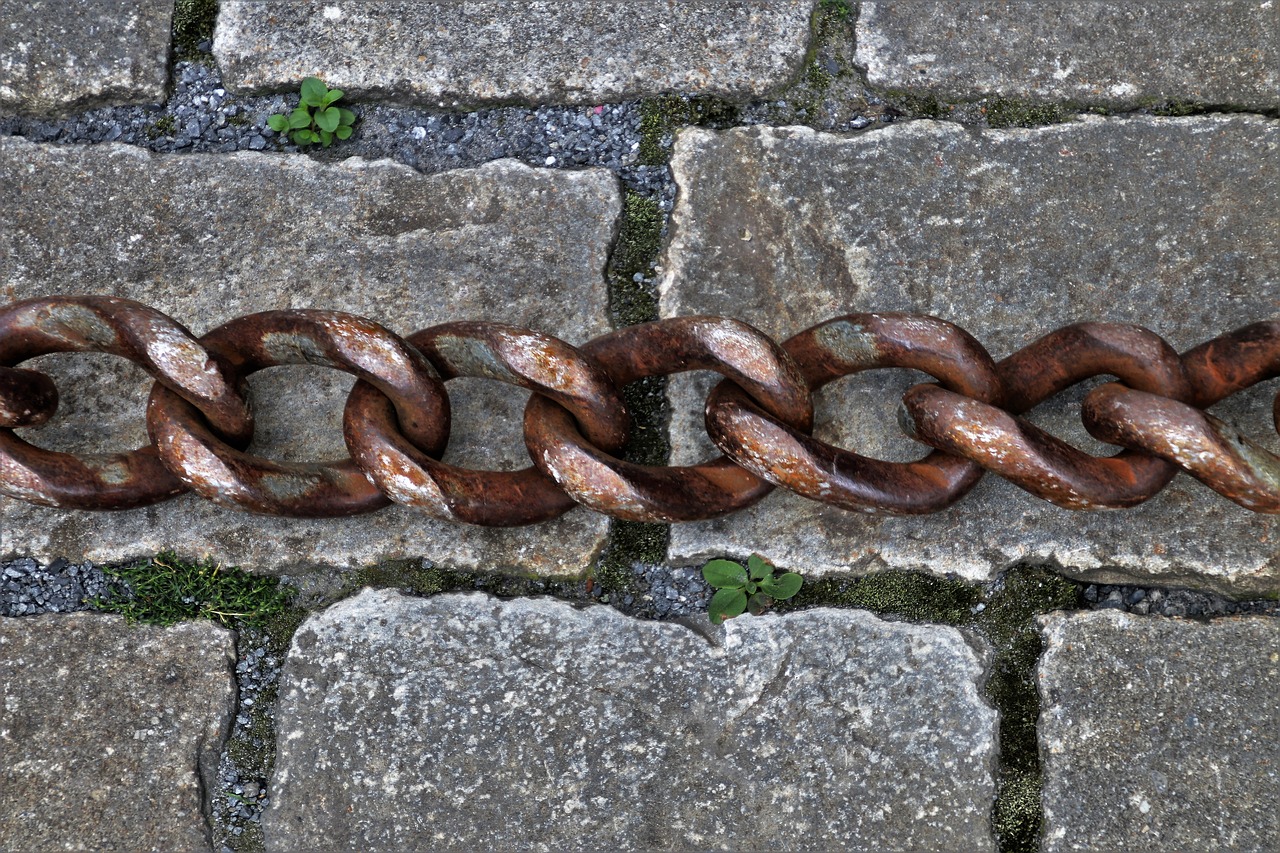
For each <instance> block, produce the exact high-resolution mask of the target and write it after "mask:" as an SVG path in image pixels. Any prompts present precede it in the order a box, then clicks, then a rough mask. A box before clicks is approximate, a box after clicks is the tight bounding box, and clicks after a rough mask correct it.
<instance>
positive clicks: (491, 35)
mask: <svg viewBox="0 0 1280 853" xmlns="http://www.w3.org/2000/svg"><path fill="white" fill-rule="evenodd" d="M813 5H814V4H813V0H751V2H743V0H728V2H704V0H698V2H680V3H672V2H668V0H631V2H627V3H614V2H602V0H536V2H530V3H523V4H520V5H519V6H515V7H513V6H512V5H511V4H510V3H507V2H504V0H473V1H472V2H466V3H417V2H387V0H324V2H321V0H307V2H293V0H289V2H262V0H223V3H222V4H221V11H220V13H219V18H218V28H217V32H216V34H215V37H214V43H213V51H214V55H215V56H216V57H217V60H218V65H219V67H221V69H222V72H223V75H224V78H225V80H226V81H227V83H228V84H229V85H231V86H232V87H235V88H239V89H255V90H260V89H264V88H266V89H280V88H293V87H295V86H296V85H297V83H298V81H299V80H301V79H302V78H304V77H307V76H311V75H315V76H319V77H321V78H322V79H324V80H325V82H327V83H328V84H329V85H330V86H337V87H340V88H341V89H342V90H343V91H345V92H347V93H349V94H351V95H355V96H356V97H378V98H389V99H392V100H397V101H402V102H413V103H425V104H429V105H431V106H446V105H456V104H463V105H467V104H480V103H494V102H498V103H505V102H511V101H521V102H527V103H579V104H581V103H602V102H605V101H618V100H625V99H627V98H634V97H640V96H643V95H656V94H659V93H662V92H671V91H674V92H682V93H688V94H718V95H725V96H730V97H746V96H759V95H762V94H764V93H766V92H768V91H770V90H771V89H775V88H777V87H779V86H781V85H784V84H785V83H786V82H788V80H789V79H790V78H791V77H793V76H794V75H795V74H797V73H799V70H800V65H801V64H802V62H803V60H804V55H805V50H806V48H807V47H808V42H809V15H810V12H811V10H812V8H813Z"/></svg>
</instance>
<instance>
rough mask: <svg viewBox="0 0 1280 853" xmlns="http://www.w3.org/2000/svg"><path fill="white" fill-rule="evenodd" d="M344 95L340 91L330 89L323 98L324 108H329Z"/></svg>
mask: <svg viewBox="0 0 1280 853" xmlns="http://www.w3.org/2000/svg"><path fill="white" fill-rule="evenodd" d="M344 94H345V93H344V92H343V91H342V90H341V89H330V90H329V91H328V92H327V93H326V94H325V96H324V106H326V107H327V106H329V105H330V104H332V103H333V102H334V101H336V100H338V98H341V97H342V96H343V95H344Z"/></svg>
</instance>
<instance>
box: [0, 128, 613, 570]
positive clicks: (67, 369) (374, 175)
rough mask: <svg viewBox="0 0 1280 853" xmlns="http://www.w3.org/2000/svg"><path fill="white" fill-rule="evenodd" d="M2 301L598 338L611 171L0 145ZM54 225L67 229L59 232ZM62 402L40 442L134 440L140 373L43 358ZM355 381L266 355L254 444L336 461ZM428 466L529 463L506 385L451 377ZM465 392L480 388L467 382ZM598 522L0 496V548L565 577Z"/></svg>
mask: <svg viewBox="0 0 1280 853" xmlns="http://www.w3.org/2000/svg"><path fill="white" fill-rule="evenodd" d="M0 184H2V185H3V186H5V187H6V188H10V189H9V191H8V192H6V193H4V194H0V221H4V222H5V223H6V229H7V234H8V237H7V239H6V241H5V244H4V247H3V249H0V298H3V299H5V300H16V299H23V298H28V297H34V296H43V295H50V294H77V293H86V292H88V293H101V294H109V295H114V296H123V297H128V298H131V299H137V300H139V301H141V302H145V303H147V304H149V305H152V306H154V307H155V308H157V309H159V310H161V311H164V312H165V313H168V314H170V315H171V316H173V317H174V318H175V319H177V320H179V321H180V322H183V323H185V324H186V325H188V326H189V327H190V328H191V329H192V330H193V331H195V332H196V333H197V334H201V333H203V332H206V331H208V330H209V329H211V328H213V327H214V326H216V325H218V324H219V323H222V322H225V321H226V320H228V319H230V318H232V317H235V316H239V315H243V314H249V313H253V312H255V311H263V310H269V309H279V308H304V307H305V308H322V309H338V310H343V311H350V312H352V313H355V314H359V315H362V316H366V317H370V318H372V319H374V320H377V321H378V322H380V323H383V324H385V325H386V326H387V327H388V328H390V329H392V330H393V331H395V332H398V333H400V334H406V335H407V334H409V333H410V332H413V331H415V330H418V329H422V328H425V327H427V326H431V325H433V324H436V323H441V322H445V321H447V320H463V319H488V320H496V321H502V322H509V323H515V324H517V325H525V326H529V327H531V328H534V329H538V330H540V331H544V332H548V333H550V334H553V335H557V336H560V337H563V338H565V339H566V340H569V341H570V342H573V343H580V342H582V341H584V340H586V339H588V338H590V337H593V336H595V335H597V334H600V333H601V332H604V331H606V330H607V319H606V313H605V312H606V304H607V300H606V296H605V280H604V273H603V271H604V266H605V262H606V259H607V257H608V252H609V246H610V242H611V240H612V239H613V234H614V229H615V227H616V226H615V221H616V219H617V216H618V213H619V209H620V200H619V193H618V187H617V182H616V181H615V179H614V178H613V177H612V176H611V175H609V174H608V173H607V172H604V171H600V170H585V171H579V172H565V171H540V170H535V169H531V168H528V167H526V166H523V165H520V164H518V163H515V162H511V161H500V162H496V163H492V164H489V165H486V166H484V167H482V168H479V169H475V170H468V171H458V172H452V173H446V174H440V175H432V176H425V175H421V174H418V173H416V172H414V171H412V170H410V169H408V168H406V167H403V166H398V165H395V164H392V163H388V162H377V163H370V162H365V161H360V160H347V161H345V162H343V163H341V164H339V165H335V166H327V165H321V164H318V163H316V162H315V161H313V160H311V159H310V158H307V157H293V156H269V155H260V154H248V153H245V154H232V155H228V156H202V155H190V156H168V157H166V156H157V155H151V154H148V153H146V152H143V151H140V150H138V149H136V148H128V147H124V146H113V145H100V146H94V147H93V148H70V147H68V148H53V147H42V146H37V145H32V144H29V143H26V142H24V141H22V140H19V139H7V140H0ZM69 238H70V239H69ZM30 363H31V364H41V363H43V364H46V365H48V370H49V371H50V373H51V374H53V375H54V376H55V377H56V378H57V380H58V383H59V386H60V388H61V389H62V392H63V401H64V404H65V405H64V409H65V411H62V412H60V414H59V416H58V417H59V419H60V420H59V422H58V423H57V424H50V426H49V427H48V428H44V429H40V430H29V431H23V433H22V434H23V435H24V436H25V437H27V438H28V439H29V440H30V441H32V442H34V443H38V444H41V445H43V446H49V447H52V448H53V449H58V450H68V449H72V450H80V451H102V450H108V449H110V450H124V449H127V448H129V447H131V446H140V445H142V444H145V443H146V441H147V438H146V432H145V426H144V419H143V411H144V404H145V400H146V389H147V385H148V383H147V382H146V381H145V376H144V374H142V373H141V371H139V370H137V369H136V368H133V367H132V366H130V365H126V364H124V363H123V362H120V361H119V360H118V359H114V358H112V357H110V356H99V357H96V358H94V357H87V356H45V357H44V358H43V359H42V360H36V361H32V362H30ZM350 385H351V378H350V377H349V376H347V375H345V374H341V373H338V372H337V371H316V370H314V369H311V368H305V367H289V368H275V369H272V370H270V371H265V372H263V373H261V374H258V375H257V376H256V377H255V378H254V380H253V390H254V399H255V401H256V403H257V407H258V412H259V415H260V423H259V428H258V431H257V434H256V439H255V444H254V446H253V448H252V449H257V450H259V451H261V452H263V453H264V454H265V455H267V456H269V457H273V458H286V459H295V460H296V459H326V458H329V459H332V458H341V457H343V456H345V455H346V449H345V447H344V446H343V443H342V430H341V408H342V403H343V402H344V400H345V395H346V390H347V389H348V388H349V387H350ZM448 387H449V391H450V398H451V399H452V400H453V402H454V404H455V407H454V417H453V433H452V435H453V438H452V440H451V443H450V450H449V452H448V454H447V455H446V457H445V458H446V460H451V461H454V462H457V463H459V464H464V465H471V466H474V467H494V468H514V467H519V466H522V465H527V464H530V463H529V462H528V456H527V453H526V452H525V450H524V441H523V438H522V432H521V427H520V419H521V412H522V407H523V399H524V395H523V394H519V393H515V392H514V389H508V388H507V386H499V385H498V384H497V383H485V382H481V381H480V380H465V381H459V382H452V383H450V384H449V386H448ZM477 389H481V391H482V392H483V393H476V390H477ZM606 527H607V524H606V520H605V519H604V518H603V517H600V516H596V515H594V514H591V513H587V512H586V511H574V512H572V513H570V514H569V515H567V516H565V517H564V518H562V519H560V520H558V521H556V522H553V523H550V524H546V525H539V526H536V527H529V528H517V529H506V530H497V529H481V528H472V527H466V526H462V525H454V524H447V523H444V522H435V521H432V520H431V519H429V518H427V517H426V516H425V515H423V514H421V513H418V512H414V511H410V510H407V509H399V508H392V509H386V510H382V511H380V512H378V513H375V514H373V515H368V516H362V517H355V518H347V519H329V520H299V519H277V518H267V517H262V516H253V515H248V514H243V513H237V512H232V511H230V510H224V509H220V508H218V507H216V506H214V505H212V504H209V503H206V502H204V501H202V500H198V499H196V498H194V497H191V496H184V497H182V498H179V499H177V500H174V501H170V502H168V503H165V504H161V505H157V506H154V507H150V508H146V509H140V510H133V511H129V512H124V513H113V514H110V515H102V514H95V513H85V512H68V511H58V510H51V509H47V508H42V507H36V506H32V505H28V504H24V503H18V502H16V501H13V500H9V499H0V554H31V555H36V556H43V557H48V556H56V555H60V554H66V555H69V556H73V557H76V558H77V559H78V558H80V557H81V556H83V557H87V558H90V559H94V560H118V559H122V558H126V557H130V556H136V555H138V554H146V553H154V552H155V551H157V550H161V549H166V548H176V549H178V550H180V551H182V552H184V553H189V554H191V555H201V554H209V555H212V556H213V557H215V558H216V559H219V560H222V561H225V562H227V563H234V564H240V565H244V566H246V567H249V568H253V569H262V570H276V569H281V568H288V567H291V566H299V565H306V564H316V563H320V564H328V565H337V566H351V565H362V564H368V563H370V562H374V561H377V560H382V559H389V558H394V557H402V556H407V555H421V556H426V557H429V558H431V559H433V560H436V561H437V562H441V563H446V564H450V565H454V566H462V567H468V568H480V569H489V568H503V567H514V566H519V567H521V569H522V570H531V571H537V572H544V573H569V572H576V571H579V570H581V569H582V568H584V567H585V566H586V565H587V563H588V562H589V561H590V559H591V558H592V556H593V555H594V554H595V552H596V551H597V550H598V548H599V547H600V546H601V544H602V542H603V538H604V535H605V531H606Z"/></svg>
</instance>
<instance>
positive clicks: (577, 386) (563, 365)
mask: <svg viewBox="0 0 1280 853" xmlns="http://www.w3.org/2000/svg"><path fill="white" fill-rule="evenodd" d="M407 340H408V341H409V343H411V344H412V345H413V346H415V347H417V348H418V349H419V350H421V351H422V352H423V353H425V354H426V356H427V359H428V360H429V361H430V362H431V364H432V365H433V366H434V367H435V369H436V370H437V371H438V372H439V373H440V375H441V377H443V378H444V379H445V380H446V381H448V380H449V379H453V378H456V377H458V376H472V377H482V378H488V379H494V380H497V381H499V382H506V383H508V384H511V385H515V386H518V387H520V388H527V389H528V390H530V391H533V392H535V393H537V394H540V395H542V396H544V397H545V398H546V399H548V400H554V401H555V403H557V404H559V405H560V406H562V407H563V408H564V409H565V410H567V411H568V412H569V413H571V414H572V416H573V418H574V419H575V420H576V422H577V424H578V426H579V427H580V428H581V430H582V432H583V434H585V435H586V438H587V440H588V441H590V442H591V443H592V444H594V445H595V446H596V447H599V448H600V449H602V450H604V451H606V452H608V451H617V450H618V449H619V448H620V447H622V445H623V444H624V443H626V440H627V435H628V433H629V431H630V418H629V417H628V415H627V409H626V405H625V404H624V403H623V402H622V397H621V395H620V394H619V393H618V391H617V389H616V388H615V387H614V385H613V382H612V381H611V380H610V378H609V376H608V374H606V373H605V372H604V369H603V368H602V367H600V365H598V364H597V363H596V362H595V361H593V360H592V359H590V358H589V357H587V356H585V355H583V354H582V353H581V352H579V351H578V350H576V349H574V348H573V347H572V346H570V345H569V344H567V343H565V342H564V341H562V340H559V339H557V338H553V337H550V336H548V335H540V334H537V333H535V332H530V331H528V330H526V329H519V328H516V327H514V326H506V325H501V324H498V323H480V322H470V323H447V324H445V325H442V326H433V327H432V328H430V329H424V330H423V331H421V332H416V333H414V334H412V335H410V336H409V337H408V339H407ZM343 434H344V436H345V437H346V441H347V447H348V448H349V449H350V451H351V456H352V458H353V459H355V461H356V463H357V464H358V465H359V466H360V467H361V468H363V469H364V470H365V471H366V472H367V473H368V475H369V479H370V480H372V481H373V483H374V484H375V485H376V486H377V487H378V488H379V489H381V490H382V491H383V492H384V493H385V494H387V495H388V496H390V497H391V499H392V500H394V501H396V502H397V503H401V504H405V505H407V506H412V507H416V508H418V509H421V510H422V511H423V512H426V513H427V514H429V515H432V516H434V517H436V518H441V519H444V520H446V521H459V522H464V523H467V524H478V525H484V526H487V527H511V526H515V525H521V524H534V523H537V522H540V521H548V520H550V519H553V518H556V517H557V516H560V515H564V514H565V513H566V512H568V511H569V510H571V509H573V508H574V507H575V506H577V503H576V502H575V501H574V500H573V498H571V497H569V495H568V494H566V493H565V492H564V490H562V489H561V488H560V487H558V486H557V485H556V483H555V480H553V479H552V478H551V477H550V476H549V475H547V474H545V473H543V472H542V471H540V470H538V469H537V468H536V467H532V466H530V467H528V468H524V469H521V470H519V471H475V470H471V469H468V468H459V467H457V466H454V465H448V464H446V463H444V462H441V461H439V460H438V458H433V456H432V455H431V454H429V453H425V452H423V451H422V450H420V449H418V447H417V446H415V444H414V442H413V441H411V440H410V439H409V438H408V437H407V436H405V435H404V434H403V433H402V432H401V431H400V428H399V424H398V422H397V419H396V412H395V408H394V407H393V405H392V403H391V400H390V399H389V398H388V397H387V396H386V395H385V394H383V393H381V392H380V391H379V390H378V389H377V388H375V387H374V386H373V385H371V384H369V383H368V382H364V381H360V382H357V383H356V386H355V388H353V389H352V391H351V395H350V396H349V397H348V398H347V406H346V410H345V412H344V413H343Z"/></svg>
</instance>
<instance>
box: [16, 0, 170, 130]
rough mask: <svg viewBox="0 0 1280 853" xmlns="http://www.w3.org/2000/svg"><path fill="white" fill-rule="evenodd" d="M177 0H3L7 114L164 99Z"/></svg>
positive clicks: (39, 112)
mask: <svg viewBox="0 0 1280 853" xmlns="http://www.w3.org/2000/svg"><path fill="white" fill-rule="evenodd" d="M172 18H173V0H142V2H138V0H133V2H124V0H79V2H76V3H67V2H66V0H0V113H6V112H8V113H34V114H39V115H57V114H60V113H66V112H69V111H71V110H74V109H82V108H84V107H88V106H93V105H97V104H144V103H158V102H160V101H163V100H164V95H165V86H166V84H167V82H168V79H169V40H170V32H169V30H170V25H171V22H172Z"/></svg>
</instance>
